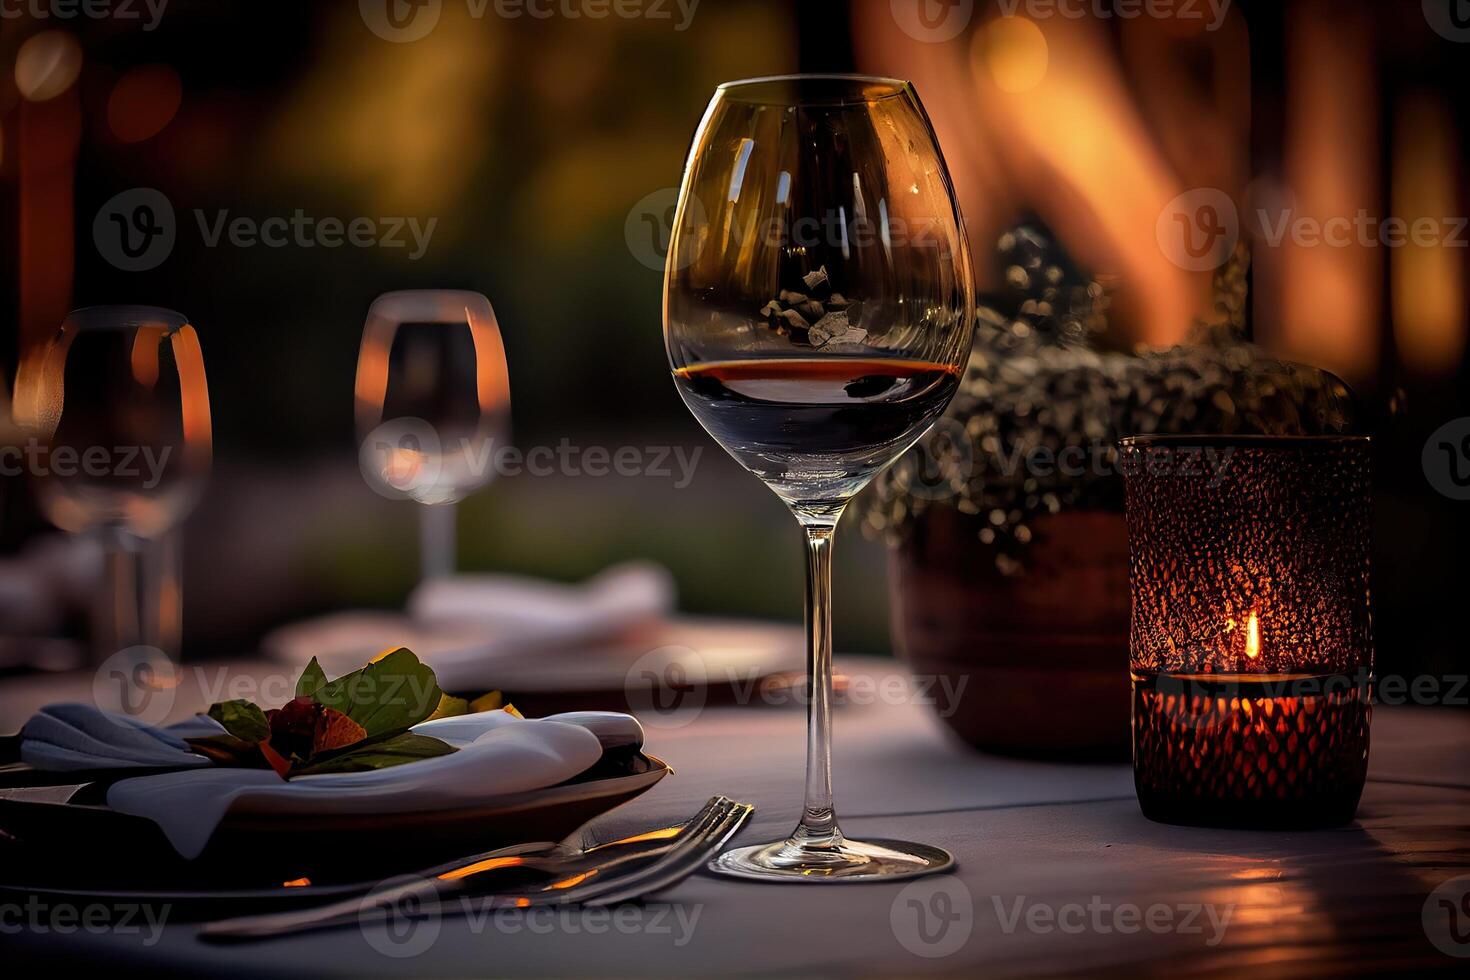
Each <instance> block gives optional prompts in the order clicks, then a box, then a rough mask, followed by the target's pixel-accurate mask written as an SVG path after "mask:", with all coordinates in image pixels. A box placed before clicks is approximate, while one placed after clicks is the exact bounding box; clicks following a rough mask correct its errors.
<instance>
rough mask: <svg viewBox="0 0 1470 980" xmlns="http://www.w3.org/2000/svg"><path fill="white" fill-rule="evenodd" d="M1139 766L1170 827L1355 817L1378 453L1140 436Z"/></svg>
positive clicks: (1363, 766)
mask: <svg viewBox="0 0 1470 980" xmlns="http://www.w3.org/2000/svg"><path fill="white" fill-rule="evenodd" d="M1121 449H1122V453H1121V462H1122V466H1123V472H1124V481H1125V484H1126V489H1127V518H1128V538H1129V557H1130V561H1129V584H1130V588H1131V591H1132V600H1133V602H1132V606H1133V613H1132V624H1131V630H1130V666H1131V672H1132V680H1133V718H1132V725H1133V773H1134V783H1135V786H1136V787H1137V790H1138V801H1139V804H1140V805H1141V806H1142V808H1143V812H1144V815H1145V816H1147V817H1149V818H1150V819H1152V820H1159V821H1163V822H1166V823H1185V824H1206V825H1214V826H1222V825H1223V826H1252V827H1269V826H1277V827H1306V826H1331V825H1335V824H1341V823H1346V822H1348V821H1350V820H1351V819H1352V818H1353V814H1354V813H1355V812H1356V810H1357V806H1358V798H1359V797H1360V796H1361V795H1362V791H1363V782H1364V779H1365V778H1366V775H1367V767H1368V727H1369V721H1370V718H1371V712H1372V708H1371V700H1372V699H1371V694H1372V669H1373V642H1372V617H1371V612H1370V597H1369V555H1370V541H1371V517H1372V496H1371V482H1370V480H1371V472H1370V469H1371V467H1370V454H1369V443H1368V440H1367V439H1366V438H1362V437H1352V436H1329V437H1279V436H1229V437H1226V436H1134V437H1130V438H1127V439H1124V440H1123V441H1122V443H1121Z"/></svg>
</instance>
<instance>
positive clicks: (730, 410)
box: [664, 75, 974, 882]
mask: <svg viewBox="0 0 1470 980" xmlns="http://www.w3.org/2000/svg"><path fill="white" fill-rule="evenodd" d="M973 313H974V298H973V283H972V279H971V271H970V258H969V250H968V248H967V246H966V243H965V233H964V225H963V223H962V221H961V220H960V214H959V208H958V206H957V205H956V203H955V198H954V190H953V187H952V186H951V185H950V180H949V174H948V173H947V171H946V170H945V165H944V159H943V157H942V156H941V155H940V152H939V146H938V143H937V141H936V139H935V136H934V132H933V129H932V128H931V127H930V125H929V120H928V117H927V116H926V115H925V114H924V110H923V108H922V107H921V106H920V104H919V99H918V96H917V95H916V94H915V92H914V89H913V87H912V86H911V85H909V84H908V83H907V82H902V81H898V80H896V79H888V78H873V77H868V76H859V75H792V76H783V77H776V78H759V79H751V80H748V81H742V82H731V83H727V84H725V85H721V86H720V87H719V88H718V89H717V90H716V92H715V95H714V98H713V99H712V100H711V101H710V104H709V108H708V109H707V110H706V111H705V115H704V119H703V121H701V123H700V124H699V129H698V131H697V132H696V133H695V137H694V146H693V150H692V151H691V153H690V156H689V162H688V164H687V166H686V168H685V171H684V182H683V186H682V188H681V190H680V195H679V205H678V211H677V213H676V215H675V220H674V231H673V236H672V238H671V239H670V244H669V253H668V261H667V266H666V272H665V277H664V342H665V345H666V347H667V350H668V357H669V366H670V368H671V369H672V371H673V375H674V381H675V384H676V386H677V388H678V391H679V394H680V395H681V396H682V397H683V399H684V402H685V404H686V405H688V407H689V410H690V411H691V412H693V413H694V416H695V418H697V419H698V420H699V422H700V424H701V425H703V426H704V428H705V429H706V430H707V431H708V432H709V434H710V435H711V436H713V437H714V439H715V441H716V442H718V443H719V444H720V445H721V446H723V447H724V448H725V450H726V451H727V452H729V453H730V455H731V456H733V457H735V459H736V460H737V461H738V462H739V463H740V464H741V465H742V466H744V467H745V468H746V469H748V470H750V471H751V472H752V473H753V474H755V475H756V476H757V477H759V478H760V480H761V481H762V482H764V483H765V484H766V486H768V487H769V488H770V489H771V490H772V491H774V492H775V493H776V495H777V496H778V497H780V498H781V500H782V501H784V502H785V503H786V505H787V506H788V507H789V508H790V509H791V511H792V513H793V514H794V515H795V516H796V519H797V521H798V522H799V523H800V525H801V527H802V532H803V536H804V538H805V542H806V550H807V611H806V622H807V649H808V659H809V674H810V683H811V689H810V696H811V700H810V701H809V706H808V717H807V728H808V733H807V784H806V802H805V805H804V807H803V810H802V818H801V822H800V823H799V824H798V826H797V827H796V829H795V830H794V831H793V832H792V834H791V836H790V837H788V838H786V839H785V840H780V841H776V842H774V843H771V844H764V845H756V846H753V847H744V848H739V849H737V850H734V851H730V852H728V853H726V854H724V855H722V856H721V857H720V859H719V860H718V862H717V864H716V870H719V871H723V872H725V873H728V874H733V875H738V876H741V877H746V878H757V879H767V880H769V879H778V880H786V881H805V882H814V881H836V880H841V881H852V880H862V879H868V878H878V877H889V878H893V877H905V876H913V875H918V874H927V873H930V872H933V871H940V870H943V869H944V868H946V867H948V866H949V865H950V864H952V863H953V859H952V858H951V857H950V855H949V854H948V853H947V852H945V851H944V850H942V849H940V848H937V847H932V846H929V845H926V844H916V843H911V842H907V841H893V840H867V841H855V840H852V839H850V838H848V837H846V836H845V835H844V834H843V832H842V829H841V828H840V827H839V826H838V823H837V817H836V814H835V813H834V811H833V807H832V773H831V765H832V755H831V699H832V621H831V616H832V600H831V596H832V591H831V567H832V566H831V562H832V541H833V535H834V532H835V531H836V529H837V523H838V521H839V519H840V518H841V516H842V512H843V509H844V508H845V507H846V506H847V503H848V501H849V500H851V499H852V496H853V495H854V494H856V493H857V492H858V491H859V490H861V489H862V488H863V487H864V486H865V485H866V484H867V483H868V482H869V481H870V480H871V479H872V478H873V477H874V476H875V475H877V474H878V473H879V472H880V471H881V470H882V469H883V468H884V467H885V466H887V465H889V464H890V463H892V462H893V461H894V460H895V459H897V458H898V456H899V455H900V454H902V453H903V451H904V450H905V449H907V448H908V447H909V446H911V445H913V444H914V442H916V441H917V440H918V439H919V438H920V437H921V436H922V435H923V434H924V432H925V431H926V430H927V429H928V428H929V426H930V425H931V424H932V423H933V422H934V420H935V419H937V418H938V417H939V415H940V413H942V412H943V411H944V408H945V406H946V405H947V404H949V401H950V399H951V398H952V397H953V396H954V393H955V391H956V390H957V389H958V386H959V377H960V373H961V371H962V369H963V367H964V364H965V360H966V358H967V356H968V354H969V349H970V340H971V335H972V332H973V326H972V321H973Z"/></svg>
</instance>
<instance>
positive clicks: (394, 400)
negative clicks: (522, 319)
mask: <svg viewBox="0 0 1470 980" xmlns="http://www.w3.org/2000/svg"><path fill="white" fill-rule="evenodd" d="M356 416H357V431H358V438H359V439H360V440H361V455H360V459H361V462H362V467H363V473H364V475H366V476H367V477H368V479H369V481H370V482H371V483H372V485H373V486H374V488H375V489H377V490H378V491H379V492H381V493H383V494H385V495H387V496H390V497H403V498H407V499H411V500H415V501H417V502H418V503H419V504H421V505H422V509H421V511H420V516H421V523H420V565H421V574H422V577H423V578H424V579H431V578H438V577H441V576H445V575H450V574H452V573H453V572H454V566H455V559H454V554H455V547H454V545H455V521H454V507H455V504H457V503H458V502H459V501H460V500H462V499H464V498H465V497H466V496H468V495H469V494H470V493H471V492H473V491H475V490H477V489H479V488H480V487H482V486H484V485H485V484H486V483H488V482H489V481H490V480H491V478H492V477H493V476H494V475H495V458H494V454H495V451H496V449H497V446H496V445H495V443H496V440H497V439H503V438H505V437H506V436H507V435H508V432H509V426H510V375H509V372H508V370H507V368H506V363H505V346H504V344H503V343H502V342H501V339H500V327H499V324H498V323H497V322H496V319H495V311H494V310H493V309H492V308H491V307H490V301H489V300H488V299H486V298H485V297H484V296H482V295H480V294H479V293H474V292H468V291H464V290H456V289H420V290H404V291H400V292H394V293H384V294H383V295H382V296H379V297H378V298H377V299H376V300H374V301H373V305H372V307H371V308H370V309H369V310H368V316H367V323H366V324H365V325H364V326H363V330H362V347H361V349H360V350H359V352H358V357H357V386H356Z"/></svg>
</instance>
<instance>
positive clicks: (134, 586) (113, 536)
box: [97, 532, 147, 659]
mask: <svg viewBox="0 0 1470 980" xmlns="http://www.w3.org/2000/svg"><path fill="white" fill-rule="evenodd" d="M105 548H106V563H107V591H106V593H105V596H106V598H105V600H104V601H105V602H106V605H105V606H104V607H103V608H102V610H101V618H102V628H101V630H100V631H99V633H98V639H99V640H100V641H101V642H100V644H99V649H98V650H97V657H98V658H99V659H106V658H107V657H110V656H112V655H113V654H114V653H117V652H118V651H120V650H126V649H128V648H130V647H135V646H138V645H139V644H140V643H143V642H144V638H143V624H144V622H145V621H146V617H145V613H144V609H143V581H144V579H145V577H146V574H147V573H146V569H145V568H144V567H143V558H144V542H143V541H141V540H139V539H137V538H134V537H132V536H131V535H128V534H125V533H123V532H113V533H109V534H107V536H106V540H105Z"/></svg>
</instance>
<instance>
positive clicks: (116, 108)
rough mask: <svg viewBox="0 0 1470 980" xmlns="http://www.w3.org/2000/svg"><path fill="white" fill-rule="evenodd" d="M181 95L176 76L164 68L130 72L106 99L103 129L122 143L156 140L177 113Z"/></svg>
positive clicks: (179, 83)
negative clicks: (107, 130) (106, 126)
mask: <svg viewBox="0 0 1470 980" xmlns="http://www.w3.org/2000/svg"><path fill="white" fill-rule="evenodd" d="M183 95H184V88H183V84H182V83H181V82H180V81H179V74H178V72H176V71H174V70H173V69H172V68H170V67H168V66H167V65H143V66H141V67H138V68H134V69H132V70H131V71H129V72H128V73H127V74H125V75H123V77H122V78H120V79H118V81H117V84H116V85H114V86H113V88H112V94H111V95H109V96H108V98H107V125H108V128H110V129H111V130H112V134H113V135H114V136H116V137H117V138H118V139H120V140H122V141H123V142H124V143H140V142H142V141H143V140H146V139H150V138H151V137H154V136H157V135H158V134H159V133H160V132H161V131H162V130H163V128H164V127H165V126H167V125H168V124H169V123H170V122H171V121H172V120H173V118H174V115H175V114H177V113H178V111H179V103H180V101H182V99H183Z"/></svg>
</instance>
